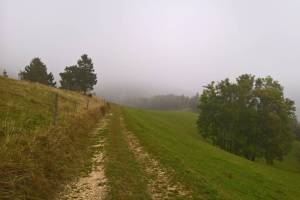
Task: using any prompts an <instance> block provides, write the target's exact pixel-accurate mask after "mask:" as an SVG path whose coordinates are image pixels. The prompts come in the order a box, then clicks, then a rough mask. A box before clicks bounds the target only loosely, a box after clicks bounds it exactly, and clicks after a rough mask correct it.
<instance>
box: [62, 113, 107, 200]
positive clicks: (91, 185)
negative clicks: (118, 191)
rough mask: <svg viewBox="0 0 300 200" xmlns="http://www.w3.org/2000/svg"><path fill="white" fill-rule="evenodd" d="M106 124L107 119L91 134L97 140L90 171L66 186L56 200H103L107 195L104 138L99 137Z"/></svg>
mask: <svg viewBox="0 0 300 200" xmlns="http://www.w3.org/2000/svg"><path fill="white" fill-rule="evenodd" d="M107 124H108V118H107V117H106V118H104V119H103V120H102V121H101V123H100V124H99V126H98V128H96V130H95V131H94V132H93V133H92V134H94V135H93V137H95V138H97V139H98V141H97V144H95V145H94V146H93V148H96V154H95V155H94V157H93V162H92V171H91V172H90V173H89V174H88V175H87V176H86V177H81V178H80V179H79V180H77V181H75V182H73V183H71V184H69V185H67V186H66V187H65V190H64V191H63V192H62V193H61V194H60V195H59V197H58V200H71V199H73V200H76V199H78V200H103V199H105V197H106V195H107V186H106V182H107V178H106V176H105V172H104V164H103V162H104V154H103V147H104V142H105V141H104V138H103V137H101V136H100V134H101V132H102V131H104V130H105V129H106V127H107Z"/></svg>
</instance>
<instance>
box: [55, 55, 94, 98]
mask: <svg viewBox="0 0 300 200" xmlns="http://www.w3.org/2000/svg"><path fill="white" fill-rule="evenodd" d="M94 72H95V70H94V65H93V62H92V59H91V58H89V57H88V56H87V55H86V54H84V55H82V56H81V58H80V59H79V60H78V62H77V65H73V66H69V67H66V68H65V71H64V72H62V73H60V77H61V81H60V83H61V88H63V89H68V90H74V91H81V92H84V93H85V94H86V93H87V92H89V91H92V90H93V88H94V85H96V84H97V75H96V74H95V73H94Z"/></svg>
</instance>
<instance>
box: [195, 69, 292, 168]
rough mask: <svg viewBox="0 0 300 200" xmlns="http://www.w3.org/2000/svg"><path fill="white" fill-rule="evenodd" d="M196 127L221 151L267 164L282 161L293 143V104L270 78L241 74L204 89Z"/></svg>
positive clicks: (279, 86)
mask: <svg viewBox="0 0 300 200" xmlns="http://www.w3.org/2000/svg"><path fill="white" fill-rule="evenodd" d="M199 111H200V114H199V118H198V127H199V131H200V133H201V134H202V135H203V137H204V138H207V139H209V140H210V141H212V143H213V144H215V145H217V146H219V147H221V148H222V149H224V150H227V151H229V152H232V153H235V154H237V155H241V156H244V157H246V158H247V159H249V160H255V158H257V157H264V158H265V159H266V161H267V162H268V163H270V164H271V163H273V161H274V160H275V159H277V160H282V159H283V156H284V155H286V154H287V153H288V151H289V150H290V147H291V143H292V124H293V120H294V119H295V114H294V111H295V107H294V102H293V101H291V100H289V99H286V98H285V97H284V94H283V87H282V86H281V85H280V84H279V83H278V82H277V81H275V80H273V79H272V78H271V77H267V78H257V79H255V77H254V76H252V75H248V74H245V75H241V76H240V77H238V78H237V79H236V83H231V82H230V81H229V79H225V80H223V81H221V82H219V83H217V84H216V83H215V82H212V83H211V84H209V85H208V86H206V88H205V90H204V91H203V94H202V95H201V98H200V103H199Z"/></svg>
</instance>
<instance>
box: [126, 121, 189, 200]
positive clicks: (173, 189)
mask: <svg viewBox="0 0 300 200" xmlns="http://www.w3.org/2000/svg"><path fill="white" fill-rule="evenodd" d="M120 122H121V127H122V130H123V131H124V134H125V136H126V140H127V142H128V144H129V147H130V149H131V151H132V152H133V153H134V155H135V158H136V159H137V161H138V163H139V164H140V165H141V166H142V168H143V169H144V171H145V173H146V175H147V179H148V180H147V182H148V190H149V193H150V195H151V197H152V199H155V200H156V199H157V200H161V199H190V198H191V195H190V192H189V191H188V189H187V188H186V187H184V186H183V185H182V184H181V183H178V182H173V181H172V175H171V174H170V172H169V171H167V170H166V169H164V168H163V167H162V165H161V164H160V163H159V161H157V160H156V159H154V158H153V157H152V156H151V155H150V154H148V153H147V152H146V151H145V150H144V149H143V147H142V146H141V144H140V143H139V140H138V138H137V137H136V136H135V135H134V134H133V133H132V132H130V131H128V130H126V127H125V123H124V119H123V117H121V118H120Z"/></svg>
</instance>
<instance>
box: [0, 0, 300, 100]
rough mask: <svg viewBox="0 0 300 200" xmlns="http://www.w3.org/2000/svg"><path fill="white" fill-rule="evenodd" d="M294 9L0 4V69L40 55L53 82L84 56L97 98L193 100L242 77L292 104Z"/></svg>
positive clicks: (289, 4)
mask: <svg viewBox="0 0 300 200" xmlns="http://www.w3.org/2000/svg"><path fill="white" fill-rule="evenodd" d="M299 10H300V2H299V1H295V0H288V1H284V2H283V1H271V0H265V1H258V0H255V1H237V0H229V1H226V2H225V1H221V0H214V1H208V0H207V1H196V0H191V1H171V0H168V1H148V0H139V1H138V0H132V1H126V2H124V1H120V0H113V1H96V0H88V1H76V2H75V1H70V0H68V1H58V0H53V1H37V0H28V1H16V0H10V1H9V0H3V1H1V2H0V23H1V30H0V44H1V46H0V51H1V54H0V70H3V69H4V68H5V69H6V70H7V71H8V73H9V75H10V76H14V77H16V75H17V73H18V72H19V71H20V70H22V69H24V67H25V66H26V65H28V64H29V63H30V61H31V59H32V58H34V57H40V58H41V60H42V61H43V62H44V63H45V64H46V66H47V68H48V71H49V72H52V73H53V74H54V76H55V80H56V81H57V82H59V75H58V74H59V73H60V72H62V71H63V70H64V68H65V67H66V66H70V65H73V64H76V62H77V60H78V59H79V58H80V56H81V55H82V54H84V53H86V54H88V56H89V57H91V58H92V60H93V63H94V67H95V70H96V72H97V75H98V84H97V86H96V87H95V90H96V91H101V92H102V91H103V92H107V91H105V90H110V89H112V90H113V89H114V88H117V89H118V90H122V89H123V90H124V91H125V93H126V91H128V90H130V88H125V87H126V86H132V87H133V88H131V89H132V90H134V88H139V89H137V90H143V89H144V90H145V95H156V94H164V93H174V94H180V95H181V94H185V95H193V94H195V93H196V92H201V90H202V87H203V86H205V85H207V84H208V83H210V82H211V81H220V80H222V79H225V78H227V77H228V78H230V79H235V78H236V77H237V76H239V75H241V74H244V73H249V74H253V75H256V76H257V77H265V76H268V75H270V76H272V77H273V78H274V79H276V80H278V81H279V82H280V83H281V84H282V85H283V86H284V88H285V93H286V94H287V96H288V97H290V98H291V99H292V100H295V101H296V103H297V105H300V95H298V94H297V90H298V88H299V87H300V82H299V81H298V77H297V76H298V74H299V72H300V69H299V66H300V57H299V55H298V54H299V52H300V22H299V20H298V19H299V17H300V13H299V12H298V11H299ZM146 90H148V91H146ZM101 92H100V96H101Z"/></svg>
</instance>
